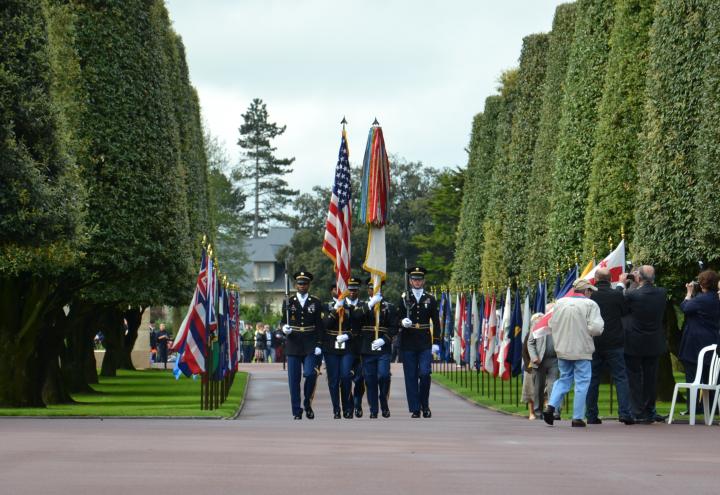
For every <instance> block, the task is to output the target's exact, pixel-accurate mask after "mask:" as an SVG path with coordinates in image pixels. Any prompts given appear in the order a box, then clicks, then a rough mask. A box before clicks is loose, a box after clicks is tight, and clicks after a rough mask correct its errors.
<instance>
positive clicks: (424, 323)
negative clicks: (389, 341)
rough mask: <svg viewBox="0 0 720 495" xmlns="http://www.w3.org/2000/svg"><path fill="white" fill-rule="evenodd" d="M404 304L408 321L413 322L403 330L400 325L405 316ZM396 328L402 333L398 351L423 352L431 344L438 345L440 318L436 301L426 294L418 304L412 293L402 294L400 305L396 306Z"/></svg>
mask: <svg viewBox="0 0 720 495" xmlns="http://www.w3.org/2000/svg"><path fill="white" fill-rule="evenodd" d="M406 304H407V307H409V308H410V319H411V320H412V322H413V325H412V327H410V328H403V327H402V324H401V323H400V322H401V321H402V319H403V318H405V317H406V315H407V310H406V309H405V308H406V306H405V305H406ZM397 327H398V328H400V329H401V330H400V332H401V333H402V340H401V341H400V350H403V351H424V350H425V349H430V347H431V346H432V345H433V344H438V345H440V317H439V313H438V305H437V300H436V299H435V298H434V297H433V296H432V294H428V293H427V292H424V293H423V295H422V297H420V302H418V301H417V300H416V299H415V296H414V295H413V294H412V291H410V294H405V293H403V295H402V299H401V300H400V304H398V315H397ZM431 332H432V333H431Z"/></svg>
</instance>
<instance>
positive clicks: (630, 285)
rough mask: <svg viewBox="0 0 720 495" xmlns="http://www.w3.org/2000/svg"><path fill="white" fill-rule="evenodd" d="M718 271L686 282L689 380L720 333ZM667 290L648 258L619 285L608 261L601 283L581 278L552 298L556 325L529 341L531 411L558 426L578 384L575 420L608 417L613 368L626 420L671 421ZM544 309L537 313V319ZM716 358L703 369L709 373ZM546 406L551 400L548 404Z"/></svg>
mask: <svg viewBox="0 0 720 495" xmlns="http://www.w3.org/2000/svg"><path fill="white" fill-rule="evenodd" d="M718 282H719V280H718V274H717V273H716V272H715V271H713V270H705V271H703V272H702V273H700V274H699V276H698V278H697V280H696V281H693V282H689V283H688V284H687V285H686V288H687V294H686V297H685V299H684V301H683V302H682V304H681V305H680V308H681V309H682V311H683V313H684V317H685V318H684V324H683V332H682V339H681V342H680V353H679V358H680V361H681V362H682V364H683V366H684V368H685V374H686V378H687V381H688V382H692V381H693V380H694V378H695V373H696V369H697V359H698V354H699V352H700V350H701V349H702V348H703V347H705V346H707V345H711V344H717V343H719V340H720V297H719V292H720V286H719V285H718ZM666 304H667V291H666V290H665V289H664V288H662V287H657V286H656V285H655V269H654V267H652V266H650V265H644V266H641V267H639V268H638V269H637V270H634V271H633V272H632V273H623V274H622V275H620V277H619V282H618V283H617V284H615V285H613V284H611V273H610V271H609V270H607V269H605V268H599V269H597V271H596V272H595V279H594V284H591V283H590V282H589V281H587V280H583V279H578V280H576V281H575V283H574V284H573V289H572V290H571V291H570V292H569V293H568V294H567V295H566V296H565V297H562V298H560V299H559V300H557V301H556V302H555V304H554V305H552V306H551V305H548V308H547V311H548V312H550V311H551V312H552V315H550V316H549V320H548V321H547V325H548V327H549V331H548V332H538V336H537V337H536V336H535V334H534V333H533V332H530V333H529V334H528V336H527V337H526V340H525V342H524V356H525V370H526V371H525V375H524V378H525V381H524V384H523V401H524V402H526V403H527V404H528V417H529V418H530V419H535V418H536V417H537V416H539V415H540V414H541V415H542V418H543V420H544V421H545V423H547V424H549V425H553V424H554V422H555V421H557V420H558V419H559V418H560V407H561V404H562V401H563V398H564V396H565V395H566V394H567V393H568V392H569V391H570V390H571V388H572V387H573V384H574V400H573V404H572V422H571V424H572V426H574V427H584V426H586V425H587V424H593V425H595V424H601V423H602V419H601V418H600V417H599V410H598V395H599V393H598V392H599V386H600V381H601V378H602V375H603V373H604V372H605V370H609V372H610V374H611V376H612V380H613V382H614V384H615V388H616V391H617V401H618V420H619V421H621V422H622V423H625V424H626V425H632V424H636V423H646V424H647V423H653V422H664V421H665V419H666V418H665V417H664V416H662V415H660V414H658V412H657V410H656V407H655V402H656V396H657V381H658V364H659V359H660V356H661V355H663V354H664V353H665V352H666V350H667V338H666V330H665V325H664V319H665V311H666ZM542 317H543V314H535V315H533V324H534V323H535V322H537V321H539V319H540V318H542ZM709 365H710V363H709V362H707V366H706V367H704V368H703V370H702V373H703V378H704V379H707V378H708V374H709ZM543 406H544V407H543Z"/></svg>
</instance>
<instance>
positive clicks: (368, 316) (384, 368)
mask: <svg viewBox="0 0 720 495" xmlns="http://www.w3.org/2000/svg"><path fill="white" fill-rule="evenodd" d="M377 306H379V307H380V314H379V320H378V328H377V338H378V339H382V340H383V341H384V344H383V345H382V346H381V347H379V348H377V347H376V346H373V342H374V341H375V340H376V338H375V335H376V334H375V307H377ZM377 306H375V307H373V308H370V307H369V306H368V303H366V302H364V303H362V304H361V305H360V306H359V307H358V308H357V309H356V311H355V312H354V313H353V317H354V318H355V319H357V320H359V321H360V323H361V327H360V332H361V337H360V339H358V341H359V347H360V355H361V359H362V368H363V376H364V378H365V388H366V390H367V400H368V404H369V405H370V418H377V415H378V398H379V399H380V410H381V411H382V415H383V417H384V418H389V417H390V406H389V405H388V399H389V396H390V360H391V357H392V339H393V337H394V336H395V335H397V311H396V309H395V306H394V305H392V304H390V303H388V302H387V301H384V300H383V301H380V302H379V303H377Z"/></svg>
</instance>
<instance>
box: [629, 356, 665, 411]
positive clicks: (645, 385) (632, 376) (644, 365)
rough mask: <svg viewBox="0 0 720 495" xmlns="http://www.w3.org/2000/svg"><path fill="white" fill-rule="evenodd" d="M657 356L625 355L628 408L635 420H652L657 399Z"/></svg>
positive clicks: (658, 359)
mask: <svg viewBox="0 0 720 495" xmlns="http://www.w3.org/2000/svg"><path fill="white" fill-rule="evenodd" d="M659 362H660V358H659V357H658V356H629V355H627V354H625V370H626V372H627V377H628V385H630V406H631V408H632V413H633V416H635V418H638V419H652V418H653V417H654V416H655V413H656V410H655V399H656V397H657V373H658V363H659Z"/></svg>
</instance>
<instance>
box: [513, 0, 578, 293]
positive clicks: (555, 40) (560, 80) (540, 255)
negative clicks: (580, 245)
mask: <svg viewBox="0 0 720 495" xmlns="http://www.w3.org/2000/svg"><path fill="white" fill-rule="evenodd" d="M575 11H576V4H574V3H566V4H562V5H559V6H558V7H557V9H556V10H555V18H554V20H553V28H552V31H551V32H550V39H549V43H548V55H547V71H546V76H545V82H544V84H543V92H544V94H543V101H542V108H541V109H540V122H539V124H538V125H539V130H538V136H537V140H536V142H535V150H534V155H533V167H532V174H531V175H530V184H529V188H528V192H527V204H528V206H527V209H528V215H527V227H526V229H527V232H526V234H525V238H526V247H525V257H524V260H523V265H522V274H523V279H524V280H527V279H530V280H536V279H538V278H539V277H540V273H541V272H547V271H548V270H550V269H551V268H555V267H553V266H552V261H551V258H550V256H548V246H547V228H548V220H547V218H548V211H549V210H550V194H551V191H552V182H553V171H554V169H555V156H556V155H555V150H556V149H557V136H558V132H559V128H560V117H561V104H562V100H563V95H564V93H565V76H566V74H567V65H568V59H569V55H570V47H571V46H572V40H573V35H574V33H575Z"/></svg>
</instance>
